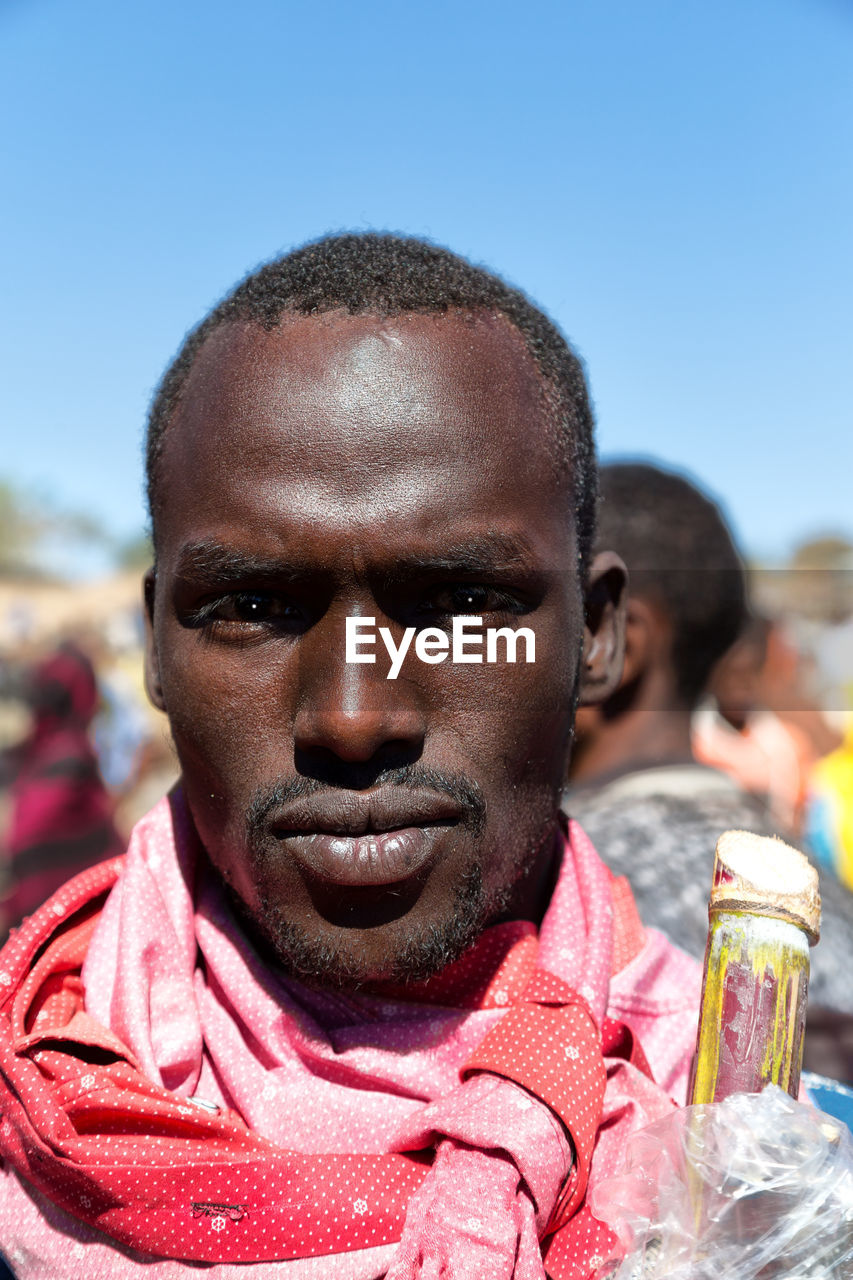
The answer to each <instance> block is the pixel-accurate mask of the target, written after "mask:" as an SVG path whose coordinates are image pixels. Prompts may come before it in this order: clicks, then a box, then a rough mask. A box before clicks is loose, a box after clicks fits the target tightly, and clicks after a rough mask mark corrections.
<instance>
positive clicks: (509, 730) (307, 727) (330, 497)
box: [147, 235, 623, 983]
mask: <svg viewBox="0 0 853 1280" xmlns="http://www.w3.org/2000/svg"><path fill="white" fill-rule="evenodd" d="M148 458H149V483H150V492H151V506H152V517H153V521H154V534H155V547H156V558H157V565H156V575H151V576H150V577H149V581H148V587H147V593H148V606H149V623H150V626H149V641H148V685H149V690H150V692H151V696H152V699H153V700H154V702H155V703H156V705H158V706H160V707H161V708H162V709H163V710H165V711H166V712H167V713H168V715H169V717H170V722H171V727H172V732H173V736H174V739H175V743H176V746H177V750H178V755H179V758H180V762H181V767H182V775H183V782H184V788H185V791H186V795H187V798H188V802H189V805H190V810H191V813H192V816H193V820H194V822H195V825H196V827H197V829H198V831H199V834H200V836H201V839H202V842H203V843H204V845H205V847H206V849H207V851H208V854H209V856H210V858H211V860H212V862H213V863H214V865H215V866H216V868H217V869H218V870H219V872H220V874H221V875H222V877H223V878H224V879H225V881H226V882H227V883H228V885H229V886H230V888H231V890H232V892H233V894H234V896H235V898H236V900H237V902H238V904H239V905H240V907H241V909H242V910H243V912H244V913H245V915H246V916H247V917H248V919H249V921H250V924H251V927H253V928H254V929H255V931H256V932H257V933H258V934H260V935H261V936H262V937H263V938H264V939H265V941H266V942H267V943H268V944H269V946H270V947H271V948H272V950H273V951H274V953H275V954H276V955H277V956H278V958H279V960H280V961H281V962H282V963H283V964H285V965H286V966H287V967H289V968H290V970H291V971H293V972H296V973H297V974H300V975H302V976H303V977H305V978H308V979H311V980H315V981H323V982H341V983H357V982H361V981H370V982H374V983H375V982H377V981H381V980H384V979H393V980H400V979H403V978H412V977H419V976H424V975H426V974H428V973H429V972H433V971H435V970H436V969H438V968H440V967H441V966H442V965H443V964H445V963H447V962H448V961H449V960H450V959H452V958H454V957H455V956H456V955H458V954H459V953H460V952H461V950H463V949H464V948H465V947H466V946H467V945H469V944H470V943H471V942H472V941H473V940H474V939H475V938H476V936H477V935H478V933H479V932H480V931H481V929H482V928H483V927H484V925H485V924H486V923H487V922H489V921H491V920H494V919H497V918H500V917H501V916H502V915H504V914H512V915H528V916H533V917H535V915H536V913H537V912H538V911H540V910H541V908H542V905H543V902H544V900H545V899H546V897H547V891H548V887H549V884H550V877H551V875H552V874H553V870H554V866H555V857H556V852H557V847H558V805H559V794H560V789H561V783H562V779H563V777H564V775H565V769H566V765H567V760H568V752H569V747H570V743H571V726H572V715H573V710H574V706H575V703H576V700H577V698H578V696H579V694H580V693H582V694H583V696H585V697H588V698H595V697H601V696H606V694H607V693H608V692H609V690H610V689H612V687H613V685H614V683H615V679H616V678H617V674H618V668H619V663H620V658H621V650H620V631H619V623H618V602H619V598H620V596H621V589H622V584H623V573H622V567H621V565H620V564H619V562H618V561H617V560H615V558H614V557H607V556H603V557H599V558H597V560H596V563H595V564H594V565H592V566H591V567H588V566H589V552H590V543H591V537H592V528H593V517H594V493H595V468H594V454H593V448H592V436H591V417H590V411H589V405H588V400H587V396H586V390H585V387H584V384H583V377H582V372H581V369H580V366H579V364H578V361H577V359H576V358H575V357H574V355H573V354H572V353H571V351H570V349H569V348H568V346H567V345H566V343H565V341H564V339H563V338H562V337H561V335H560V334H559V332H558V331H557V330H556V329H555V328H554V326H553V325H551V323H550V322H549V321H548V320H547V319H546V318H545V317H544V316H542V315H541V313H539V312H538V311H537V310H536V309H535V308H534V307H533V306H532V305H531V304H530V303H529V302H528V301H527V300H526V299H524V298H523V296H522V295H520V294H518V293H517V292H515V291H514V290H511V289H509V288H507V286H505V285H504V284H503V283H502V282H500V281H499V280H497V279H495V278H494V277H493V276H490V275H488V274H487V273H485V272H483V271H481V270H479V269H477V268H474V267H472V266H470V265H469V264H468V263H465V262H464V261H462V260H461V259H459V258H456V257H455V256H454V255H452V254H449V253H448V252H447V251H445V250H439V249H435V248H434V247H432V246H430V245H425V244H422V243H420V242H417V241H408V240H402V239H399V238H396V237H382V236H372V235H371V236H346V237H339V238H333V239H331V240H328V241H324V242H320V243H319V244H316V245H311V246H308V247H307V248H306V249H303V250H300V251H297V252H296V253H295V254H292V255H290V256H289V257H287V258H285V259H282V260H281V261H279V262H276V263H272V264H270V265H268V266H267V267H264V268H262V269H261V270H260V271H259V272H258V273H256V274H255V275H254V276H252V277H250V278H249V279H248V280H247V281H245V282H244V283H243V284H242V285H240V286H239V287H238V289H237V290H236V291H235V292H234V294H232V295H231V296H230V297H229V298H228V299H226V300H225V302H223V303H222V304H220V306H219V307H217V309H216V310H215V311H214V312H213V313H212V315H211V316H210V317H209V318H208V319H207V320H206V321H205V322H204V323H203V324H202V325H201V326H200V327H199V328H198V329H197V330H196V331H195V333H194V334H192V335H191V336H190V338H189V339H188V340H187V344H186V345H185V347H184V349H183V350H182V352H181V353H180V354H179V355H178V357H177V360H176V362H175V364H174V365H173V366H172V368H171V369H170V370H169V372H167V374H166V376H165V378H164V380H163V383H162V386H161V389H160V391H159V392H158V395H157V397H156V399H155V402H154V405H153V408H152V417H151V425H150V434H149V449H148ZM458 614H469V615H478V616H481V617H482V618H483V620H484V625H487V626H508V627H515V626H518V625H525V626H528V627H530V628H532V629H533V630H534V632H535V637H536V650H535V662H533V663H525V662H521V661H519V662H516V663H514V664H510V663H507V662H506V661H500V662H498V663H496V664H492V665H468V664H466V665H463V664H454V663H453V662H451V661H449V660H446V661H444V662H441V663H437V662H436V663H427V662H424V661H421V660H419V659H418V658H417V657H416V656H415V654H413V653H409V655H408V656H407V658H406V660H405V662H404V664H403V667H402V670H401V671H400V674H399V676H398V678H397V679H396V680H388V679H387V678H386V676H387V672H388V661H387V659H386V657H385V654H384V653H383V651H382V648H381V647H378V650H377V651H376V662H375V663H373V664H358V665H356V664H351V663H347V662H346V661H345V643H344V635H345V621H346V618H347V617H352V616H360V617H365V618H366V617H372V618H375V620H376V626H377V627H379V626H385V627H386V628H387V629H388V631H389V633H390V634H391V636H392V637H393V639H394V642H395V643H397V644H399V643H400V641H401V638H402V635H403V632H404V629H405V628H406V627H408V626H414V627H416V628H419V629H421V628H424V627H427V626H437V627H439V628H444V629H447V628H449V626H450V621H451V618H452V617H453V616H454V615H458Z"/></svg>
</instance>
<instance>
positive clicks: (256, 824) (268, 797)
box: [246, 764, 486, 847]
mask: <svg viewBox="0 0 853 1280" xmlns="http://www.w3.org/2000/svg"><path fill="white" fill-rule="evenodd" d="M373 782H374V784H375V785H377V786H378V785H380V784H384V785H386V786H391V787H401V788H403V789H404V790H412V791H435V792H438V794H439V795H444V796H449V797H450V798H451V799H452V800H454V801H455V802H456V804H457V805H458V806H459V808H460V809H461V810H462V821H463V824H464V825H465V826H466V827H468V828H469V830H470V831H471V832H472V833H473V834H474V835H479V834H480V832H481V831H482V830H483V828H484V826H485V823H486V801H485V797H484V796H483V793H482V791H481V789H480V787H479V786H478V785H477V783H476V782H475V781H474V780H473V779H472V778H468V777H466V776H465V774H462V773H445V772H444V770H442V769H430V768H428V767H427V766H426V765H417V764H409V765H401V766H397V767H395V768H389V769H383V770H382V771H381V772H379V773H377V774H375V776H374V778H373ZM354 790H361V788H354V787H347V786H344V785H342V784H336V783H332V782H320V781H319V780H318V779H317V778H308V777H304V776H302V775H300V774H297V775H296V776H295V777H292V778H281V779H279V780H278V781H277V782H275V783H273V784H272V785H271V786H268V787H259V788H258V789H257V791H255V793H254V795H253V796H252V799H251V800H250V802H249V807H248V809H247V812H246V827H247V833H248V836H249V843H250V846H254V847H257V844H258V842H259V841H260V840H262V839H263V837H264V836H265V835H267V834H268V831H267V824H268V821H269V818H270V816H271V815H272V814H274V813H276V812H277V811H278V810H280V809H281V808H282V807H283V806H284V805H286V804H288V803H290V802H291V801H293V800H303V799H305V798H306V797H309V796H317V795H322V794H328V793H329V792H341V791H354Z"/></svg>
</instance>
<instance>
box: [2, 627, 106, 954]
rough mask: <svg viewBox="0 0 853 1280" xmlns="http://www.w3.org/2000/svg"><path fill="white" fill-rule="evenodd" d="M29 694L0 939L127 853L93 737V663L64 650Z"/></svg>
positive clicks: (15, 779)
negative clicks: (82, 874) (77, 878)
mask: <svg viewBox="0 0 853 1280" xmlns="http://www.w3.org/2000/svg"><path fill="white" fill-rule="evenodd" d="M26 695H27V700H28V702H29V705H30V708H31V713H32V727H31V730H30V732H29V734H28V735H27V736H26V738H25V739H24V740H23V741H22V742H21V743H20V744H19V745H18V746H16V747H15V748H13V749H12V750H11V751H10V752H9V753H7V759H6V770H7V774H8V776H9V777H10V779H11V782H10V790H9V797H8V828H7V831H6V835H5V838H4V840H3V853H4V861H5V871H6V884H5V891H4V896H3V899H2V902H0V921H2V924H0V934H2V935H3V936H5V933H6V932H7V931H8V929H10V928H13V927H14V926H15V925H17V924H18V923H19V922H20V921H21V919H22V918H23V917H24V916H26V915H28V914H30V912H32V911H34V910H35V909H36V907H38V906H40V905H41V904H42V903H43V902H44V901H45V899H46V898H48V897H49V896H50V895H51V894H52V893H53V892H54V891H55V890H56V889H58V888H59V886H60V885H62V884H64V883H65V881H66V880H67V879H68V878H69V876H72V875H75V874H76V873H77V872H78V871H83V870H85V869H86V868H87V867H90V866H92V865H93V864H94V863H96V862H100V861H102V860H103V859H105V858H109V857H112V856H113V855H114V854H116V853H120V852H121V851H122V848H123V842H122V840H121V838H120V836H119V834H118V832H117V830H116V828H115V825H114V823H113V804H112V800H111V799H110V796H109V793H108V791H107V789H106V787H105V785H104V782H103V779H102V777H101V773H100V770H99V767H98V760H97V756H96V754H95V750H94V747H93V745H92V741H91V737H90V726H91V723H92V720H93V717H94V715H95V712H96V710H97V706H98V691H97V683H96V680H95V673H94V670H93V667H92V664H91V662H90V661H89V659H88V658H87V657H86V655H85V654H84V653H83V652H82V651H81V650H80V649H78V648H77V647H76V646H74V645H72V644H67V643H66V644H63V645H61V646H60V647H59V648H58V649H57V650H56V651H55V652H54V653H52V654H51V655H50V656H49V657H47V658H45V659H44V660H43V661H41V662H40V663H38V665H37V666H36V667H35V668H34V669H33V670H32V672H31V673H30V675H29V678H28V679H27V681H26Z"/></svg>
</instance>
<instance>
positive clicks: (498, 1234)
mask: <svg viewBox="0 0 853 1280" xmlns="http://www.w3.org/2000/svg"><path fill="white" fill-rule="evenodd" d="M111 889H112V893H111V894H110V895H109V897H108V898H107V897H106V895H107V894H108V892H109V890H111ZM105 898H106V903H105ZM643 945H644V935H643V931H642V928H641V926H640V925H639V922H638V921H637V919H636V913H635V912H634V910H633V902H632V900H631V898H630V893H629V891H628V890H627V886H626V885H625V883H624V882H623V881H614V880H613V879H612V877H611V876H610V874H609V873H608V872H607V870H606V869H605V868H604V867H603V865H602V864H601V863H600V862H599V860H598V858H597V856H596V855H595V852H594V851H593V849H592V847H591V845H590V844H589V841H588V840H587V839H586V837H585V836H584V834H583V832H582V831H580V829H579V828H578V827H577V826H576V825H575V824H572V826H571V829H570V834H569V839H568V840H567V842H566V851H565V856H564V860H563V867H562V872H561V875H560V879H559V883H558V885H557V888H556V891H555V893H554V897H553V900H552V903H551V906H550V908H549V910H548V912H547V913H546V916H545V919H544V921H543V923H542V926H541V928H540V930H539V931H538V933H537V931H536V929H535V928H534V926H532V925H530V924H527V923H524V922H517V923H514V924H507V925H499V926H494V927H492V928H490V929H488V930H486V932H485V933H484V934H483V935H482V937H481V939H480V940H479V942H478V943H477V944H476V945H475V946H474V947H473V948H472V949H471V950H470V951H469V952H467V953H466V954H465V955H464V956H463V957H462V958H461V959H460V960H459V961H458V962H457V963H456V964H454V965H452V966H449V967H448V968H447V969H445V970H444V971H443V972H442V973H441V974H439V975H438V976H437V977H436V978H434V979H432V980H431V981H430V982H429V983H426V984H423V985H422V986H420V987H418V988H415V989H406V990H405V991H401V992H400V994H399V997H398V998H389V997H388V996H387V995H386V996H383V997H379V996H369V995H357V996H343V995H341V994H340V993H328V992H327V993H323V992H316V991H311V990H309V989H307V988H305V987H304V986H302V985H301V984H300V983H298V982H296V981H294V980H292V979H288V978H285V977H283V976H281V975H278V974H272V973H271V972H270V971H269V969H268V968H266V967H265V966H264V965H263V963H262V962H261V960H260V958H259V957H258V955H257V953H256V952H255V951H254V949H253V948H252V946H251V944H250V943H249V942H248V940H247V939H246V937H245V935H244V934H243V933H242V931H241V930H240V929H239V927H238V925H237V924H236V923H235V921H234V919H233V917H232V915H231V912H230V908H229V906H228V904H227V902H226V900H225V897H224V894H223V893H222V890H221V887H220V886H219V883H218V881H217V880H216V878H215V877H214V876H213V874H212V873H211V872H210V869H209V867H208V864H207V861H206V859H205V858H204V856H203V855H201V854H200V850H199V848H198V845H197V840H196V838H195V835H194V832H193V829H192V826H191V823H190V821H189V818H188V815H187V813H186V810H185V807H184V804H183V801H182V799H181V797H180V794H178V795H177V796H175V797H174V798H173V800H172V802H171V806H170V804H169V803H168V802H165V801H164V802H163V803H162V804H161V805H160V806H158V807H157V809H155V810H154V811H153V812H152V813H151V814H150V815H149V816H148V818H146V819H145V820H144V821H143V822H142V823H141V824H140V825H139V827H137V829H136V832H135V833H134V837H133V840H132V842H131V846H130V849H129V851H128V854H127V856H126V858H124V859H116V860H114V861H113V862H111V863H109V864H105V865H103V866H101V867H97V868H93V869H92V870H91V871H89V872H86V873H84V874H83V875H82V876H80V877H78V878H77V879H76V880H75V881H72V882H71V883H70V884H69V885H67V886H66V887H65V889H63V890H62V891H61V892H60V893H59V894H57V895H56V897H55V898H54V899H53V900H52V901H51V902H50V903H48V904H47V905H46V906H45V907H44V908H42V909H41V911H39V912H38V913H37V914H36V915H35V916H34V917H32V918H31V919H30V920H29V921H28V922H27V923H26V924H25V926H24V927H23V928H22V929H21V930H20V931H19V933H18V934H17V935H16V936H15V937H14V938H13V939H12V940H11V941H10V943H9V944H7V946H6V948H5V949H4V950H3V952H2V953H0V996H2V998H3V1003H2V1006H0V1018H1V1019H2V1024H0V1027H1V1028H2V1029H0V1069H2V1076H3V1091H2V1094H0V1110H2V1117H3V1119H2V1126H0V1151H2V1154H3V1156H4V1157H5V1158H6V1159H7V1160H8V1161H9V1162H10V1163H11V1164H12V1166H13V1167H14V1168H15V1169H16V1170H17V1171H18V1172H19V1173H20V1174H21V1175H22V1176H23V1177H24V1178H25V1179H27V1180H28V1181H29V1182H31V1183H33V1184H34V1185H35V1186H36V1187H37V1188H39V1189H40V1190H41V1191H42V1192H43V1193H44V1194H45V1195H47V1196H48V1198H49V1199H50V1200H51V1201H53V1202H54V1203H55V1204H57V1205H59V1206H60V1207H61V1208H63V1209H65V1210H66V1211H67V1212H68V1213H70V1214H71V1215H72V1216H73V1217H74V1218H77V1219H80V1220H82V1221H84V1222H87V1223H90V1224H92V1225H94V1226H96V1227H98V1228H99V1229H100V1230H101V1231H103V1232H105V1233H106V1235H107V1236H109V1237H110V1238H112V1239H114V1240H115V1241H117V1242H119V1243H121V1244H123V1245H126V1246H130V1247H132V1248H134V1249H137V1250H140V1251H142V1252H143V1253H146V1254H149V1255H154V1256H156V1257H167V1258H181V1259H186V1260H198V1261H205V1262H226V1261H230V1262H243V1263H246V1262H269V1261H272V1260H277V1259H286V1258H291V1259H292V1258H307V1257H312V1256H316V1255H322V1254H334V1253H340V1252H343V1251H357V1250H362V1249H367V1248H369V1247H375V1246H377V1245H381V1244H392V1243H393V1242H395V1241H401V1244H400V1246H399V1248H398V1249H397V1250H396V1252H395V1255H394V1260H393V1262H392V1263H391V1266H390V1269H389V1271H388V1276H389V1280H403V1277H409V1276H413V1275H415V1274H418V1273H419V1271H418V1268H419V1265H420V1263H419V1259H420V1258H421V1257H422V1255H423V1252H424V1250H425V1249H427V1250H432V1251H436V1250H437V1251H439V1252H441V1251H442V1250H445V1251H449V1253H450V1256H451V1257H452V1258H453V1259H454V1260H455V1262H456V1265H457V1269H456V1271H455V1272H454V1274H458V1275H465V1276H469V1275H470V1276H473V1275H481V1274H491V1271H488V1272H487V1271H486V1270H485V1268H486V1267H487V1266H489V1267H490V1266H491V1261H490V1259H491V1258H492V1253H493V1252H494V1251H495V1250H496V1249H497V1250H498V1251H502V1252H503V1254H504V1259H503V1263H502V1265H503V1266H504V1270H501V1271H498V1270H494V1274H496V1275H497V1274H501V1275H503V1274H506V1275H507V1276H514V1277H515V1278H516V1280H534V1278H536V1277H541V1276H543V1275H544V1274H545V1273H547V1274H548V1275H551V1276H553V1277H555V1278H556V1280H562V1278H563V1277H566V1278H568V1277H582V1276H587V1275H589V1274H590V1273H591V1270H592V1269H593V1268H594V1265H595V1261H594V1259H595V1256H596V1255H597V1254H600V1253H601V1252H603V1251H606V1250H607V1249H608V1248H609V1247H610V1244H611V1237H610V1236H609V1233H608V1232H607V1230H606V1228H604V1227H603V1226H602V1225H601V1224H599V1223H598V1222H597V1221H596V1220H595V1219H593V1218H592V1216H591V1215H590V1214H589V1211H588V1210H587V1209H586V1208H585V1206H584V1195H585V1190H586V1186H587V1181H588V1178H589V1176H590V1167H591V1164H593V1155H594V1153H595V1154H596V1164H593V1174H594V1175H596V1174H597V1176H601V1174H602V1173H606V1172H608V1171H609V1168H610V1167H612V1165H613V1163H614V1161H615V1160H616V1158H617V1156H618V1153H619V1152H620V1151H621V1150H622V1148H623V1147H624V1141H625V1139H626V1137H627V1133H628V1132H629V1131H630V1130H632V1129H633V1128H636V1127H637V1126H638V1124H640V1123H643V1122H644V1121H646V1120H649V1119H653V1118H656V1117H657V1116H658V1115H660V1114H663V1113H664V1112H665V1111H666V1110H668V1109H669V1108H670V1107H671V1106H672V1103H671V1102H670V1101H669V1100H668V1098H667V1096H666V1095H665V1093H664V1092H663V1091H662V1090H661V1089H659V1088H658V1087H657V1086H655V1085H653V1084H652V1082H651V1080H650V1078H649V1076H650V1073H649V1071H648V1067H647V1065H646V1062H645V1059H644V1057H643V1054H642V1050H641V1049H640V1048H639V1045H638V1043H637V1042H636V1040H635V1038H634V1036H633V1034H632V1032H631V1030H630V1029H629V1028H628V1027H627V1026H626V1025H625V1024H624V1023H623V1022H620V1021H618V1020H617V1019H614V1018H612V1017H609V1016H608V1015H607V1004H608V991H609V987H610V978H611V974H612V973H614V972H618V971H620V970H623V969H624V967H625V965H626V964H629V963H631V962H632V961H634V962H635V963H636V961H635V960H634V958H635V957H636V955H637V953H638V952H639V951H640V950H641V949H642V948H643ZM691 1030H692V1029H691ZM626 1099H627V1100H626ZM608 1100H609V1101H608ZM603 1121H604V1126H603V1128H602V1122H603ZM605 1131H606V1132H605ZM605 1136H606V1138H607V1142H604V1141H603V1139H604V1137H605ZM567 1137H568V1140H567ZM597 1143H598V1146H597V1145H596V1144H597ZM436 1153H437V1154H436ZM597 1166H601V1167H597ZM543 1256H544V1259H545V1261H544V1270H543V1262H542V1259H543ZM507 1257H508V1258H509V1264H508V1266H509V1269H508V1270H507V1269H506V1266H507V1263H506V1258H507ZM466 1259H467V1261H466ZM513 1260H515V1261H513ZM466 1267H467V1269H466ZM478 1268H479V1269H478Z"/></svg>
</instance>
